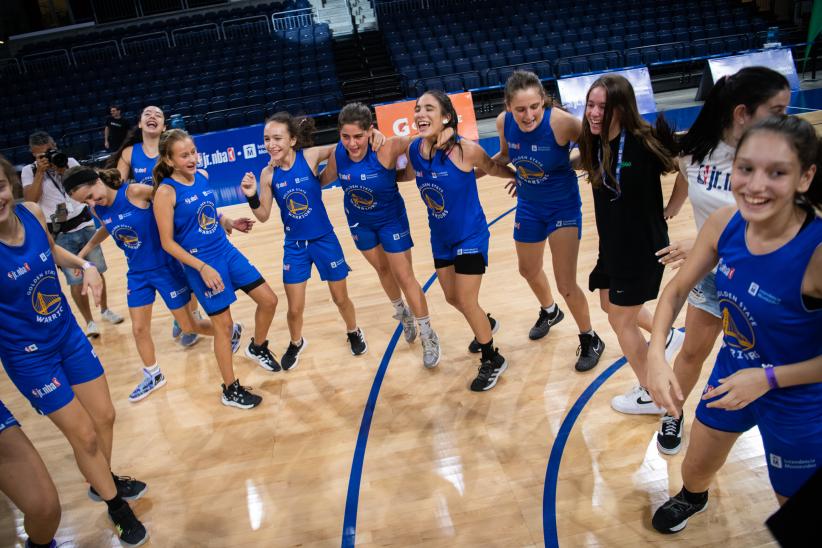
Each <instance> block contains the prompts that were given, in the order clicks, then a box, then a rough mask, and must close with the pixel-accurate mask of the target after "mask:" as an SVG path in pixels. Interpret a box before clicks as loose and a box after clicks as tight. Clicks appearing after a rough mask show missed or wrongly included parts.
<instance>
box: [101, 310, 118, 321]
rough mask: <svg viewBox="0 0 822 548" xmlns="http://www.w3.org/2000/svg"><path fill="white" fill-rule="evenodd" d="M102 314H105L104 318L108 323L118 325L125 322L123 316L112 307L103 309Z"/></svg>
mask: <svg viewBox="0 0 822 548" xmlns="http://www.w3.org/2000/svg"><path fill="white" fill-rule="evenodd" d="M101 315H102V316H103V319H104V320H106V321H107V322H108V323H113V324H114V325H117V324H118V323H123V317H122V316H121V315H119V314H118V313H117V312H115V311H113V310H112V309H110V308H106V309H105V310H103V313H102V314H101Z"/></svg>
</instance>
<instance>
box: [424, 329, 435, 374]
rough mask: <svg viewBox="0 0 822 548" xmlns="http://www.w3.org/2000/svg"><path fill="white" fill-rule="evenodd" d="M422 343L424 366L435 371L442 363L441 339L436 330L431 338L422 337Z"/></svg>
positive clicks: (432, 332)
mask: <svg viewBox="0 0 822 548" xmlns="http://www.w3.org/2000/svg"><path fill="white" fill-rule="evenodd" d="M420 342H422V365H423V366H425V368H426V369H433V368H435V367H437V364H438V363H440V339H439V337H438V336H437V334H436V333H435V332H434V330H431V335H430V336H429V337H423V336H420Z"/></svg>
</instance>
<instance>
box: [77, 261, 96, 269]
mask: <svg viewBox="0 0 822 548" xmlns="http://www.w3.org/2000/svg"><path fill="white" fill-rule="evenodd" d="M92 266H94V265H93V264H92V263H90V262H88V261H84V262H83V266H81V267H80V268H82V269H83V271H84V272H85V271H86V270H88V269H89V268H91V267H92Z"/></svg>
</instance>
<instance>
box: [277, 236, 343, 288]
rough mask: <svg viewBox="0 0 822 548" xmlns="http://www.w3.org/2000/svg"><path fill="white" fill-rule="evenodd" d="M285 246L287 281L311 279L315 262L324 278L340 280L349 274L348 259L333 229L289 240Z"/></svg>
mask: <svg viewBox="0 0 822 548" xmlns="http://www.w3.org/2000/svg"><path fill="white" fill-rule="evenodd" d="M283 250H284V252H283V283H286V284H299V283H303V282H304V281H306V280H308V279H309V278H310V277H311V265H312V264H313V265H314V266H316V267H317V272H319V273H320V279H321V280H322V281H324V282H338V281H340V280H344V279H345V278H346V277H347V276H348V271H349V267H348V263H347V262H345V255H343V250H342V246H340V241H339V240H338V239H337V235H336V234H334V231H333V230H332V231H331V232H329V233H327V234H325V235H324V236H320V237H319V238H317V239H314V240H286V241H285V243H284V244H283Z"/></svg>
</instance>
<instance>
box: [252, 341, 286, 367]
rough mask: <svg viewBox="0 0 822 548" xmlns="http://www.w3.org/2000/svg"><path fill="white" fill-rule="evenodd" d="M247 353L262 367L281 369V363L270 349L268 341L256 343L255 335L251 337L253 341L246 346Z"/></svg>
mask: <svg viewBox="0 0 822 548" xmlns="http://www.w3.org/2000/svg"><path fill="white" fill-rule="evenodd" d="M245 355H246V356H247V357H249V358H251V359H252V360H254V361H256V362H257V363H258V364H260V367H262V368H263V369H265V370H266V371H279V370H280V369H281V367H280V364H279V363H277V358H275V357H274V354H272V353H271V350H269V349H268V341H265V342H264V343H263V344H255V343H254V337H251V342H250V343H248V346H247V347H246V348H245Z"/></svg>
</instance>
